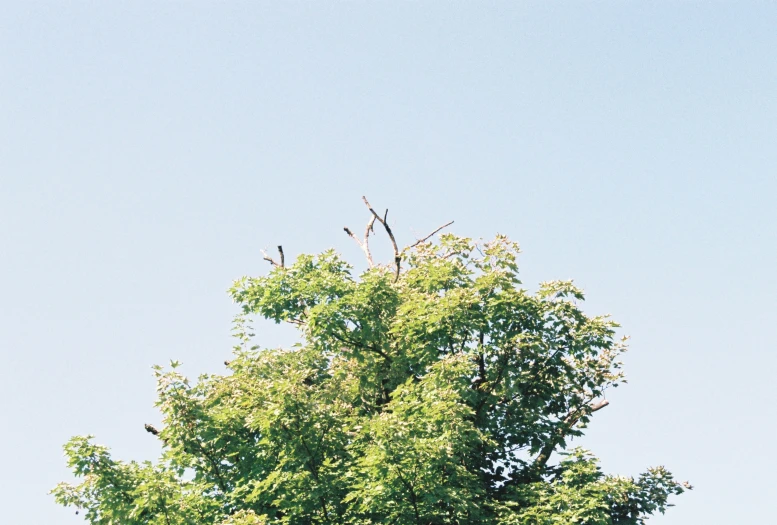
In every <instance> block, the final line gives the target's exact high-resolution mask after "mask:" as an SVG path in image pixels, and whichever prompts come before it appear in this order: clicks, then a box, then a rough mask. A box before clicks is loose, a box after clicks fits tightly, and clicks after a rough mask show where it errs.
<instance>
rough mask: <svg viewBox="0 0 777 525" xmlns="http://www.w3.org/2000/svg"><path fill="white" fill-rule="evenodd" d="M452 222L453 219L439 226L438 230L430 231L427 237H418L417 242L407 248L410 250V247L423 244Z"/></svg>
mask: <svg viewBox="0 0 777 525" xmlns="http://www.w3.org/2000/svg"><path fill="white" fill-rule="evenodd" d="M451 224H453V221H451V222H449V223H447V224H443V225H442V226H440V227H439V228H437V229H436V230H434V231H433V232H432V233H430V234H429V235H427V236H426V237H424V238H423V239H418V240H417V241H416V242H414V243H413V244H411V245H410V246H408V247H407V248H405V250H408V249H410V248H415V247H416V246H418V245H419V244H421V243H422V242H426V241H428V240H429V239H430V238H431V237H433V236H434V234H436V233H437V232H439V231H440V230H442V229H444V228H447V227H448V226H450V225H451Z"/></svg>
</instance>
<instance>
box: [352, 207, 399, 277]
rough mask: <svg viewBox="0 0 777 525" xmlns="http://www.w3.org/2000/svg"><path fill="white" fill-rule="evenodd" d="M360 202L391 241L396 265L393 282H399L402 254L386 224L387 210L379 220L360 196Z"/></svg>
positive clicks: (376, 214)
mask: <svg viewBox="0 0 777 525" xmlns="http://www.w3.org/2000/svg"><path fill="white" fill-rule="evenodd" d="M362 200H363V201H364V204H366V205H367V208H368V209H369V210H370V213H372V215H373V217H374V218H375V219H376V220H377V221H378V222H379V223H381V224H382V225H383V229H385V230H386V233H387V234H388V236H389V239H391V245H392V247H393V248H394V264H396V268H397V270H396V276H395V277H394V281H397V280H399V270H400V265H401V263H402V254H401V253H400V251H399V247H398V246H397V240H396V239H395V238H394V232H392V231H391V227H390V226H389V224H388V209H386V213H384V214H383V217H382V218H381V216H380V215H378V213H377V212H376V211H375V210H374V209H373V207H372V205H371V204H370V202H369V201H368V200H367V197H364V196H362Z"/></svg>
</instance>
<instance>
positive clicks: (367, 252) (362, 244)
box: [343, 215, 375, 268]
mask: <svg viewBox="0 0 777 525" xmlns="http://www.w3.org/2000/svg"><path fill="white" fill-rule="evenodd" d="M374 224H375V216H374V215H372V216H371V217H370V220H369V221H367V228H366V229H365V230H364V240H363V241H360V240H359V238H358V237H356V235H354V234H353V232H352V231H351V230H350V229H349V228H347V227H346V228H343V231H345V233H347V234H348V236H349V237H350V238H351V239H353V240H354V241H355V242H356V244H358V245H359V248H361V249H362V251H363V252H364V255H365V257H367V264H368V265H369V267H370V268H372V267H373V266H375V264H374V263H373V262H372V253H370V232H371V231H374V230H373V225H374Z"/></svg>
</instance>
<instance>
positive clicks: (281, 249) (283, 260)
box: [262, 245, 286, 268]
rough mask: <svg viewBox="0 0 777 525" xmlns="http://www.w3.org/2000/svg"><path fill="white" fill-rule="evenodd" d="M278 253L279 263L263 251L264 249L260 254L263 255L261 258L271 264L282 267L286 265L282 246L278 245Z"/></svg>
mask: <svg viewBox="0 0 777 525" xmlns="http://www.w3.org/2000/svg"><path fill="white" fill-rule="evenodd" d="M278 253H279V254H280V255H281V262H280V263H278V262H276V260H275V259H273V258H272V257H270V256H269V255H267V252H266V251H264V250H262V255H263V257H262V259H264V260H265V261H267V262H269V263H270V264H272V265H273V266H277V267H278V268H284V267H285V266H286V258H285V256H284V255H283V246H280V245H278Z"/></svg>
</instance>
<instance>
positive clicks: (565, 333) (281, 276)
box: [53, 235, 688, 525]
mask: <svg viewBox="0 0 777 525" xmlns="http://www.w3.org/2000/svg"><path fill="white" fill-rule="evenodd" d="M400 255H401V258H402V261H403V262H404V263H405V264H404V268H402V271H401V272H398V270H397V268H396V267H386V266H380V265H379V266H375V267H372V268H370V269H368V270H367V271H365V272H364V273H362V274H361V275H360V276H358V278H357V277H354V275H353V270H352V267H351V266H350V265H348V264H347V263H346V262H344V261H343V260H341V259H340V258H339V257H338V255H337V254H335V253H334V252H332V251H329V252H325V253H323V254H321V255H319V256H308V255H304V256H301V257H299V258H298V259H297V261H296V262H295V263H294V264H293V265H291V266H288V267H282V266H277V267H275V268H274V269H273V270H272V271H271V272H270V273H269V275H267V276H264V277H244V278H242V279H239V280H238V281H237V282H236V283H235V284H234V286H233V287H232V289H231V290H230V294H231V296H232V298H233V299H234V300H235V301H236V302H237V303H238V304H239V305H240V307H241V308H242V313H241V314H240V315H239V316H238V318H237V319H236V322H235V334H236V336H237V339H238V344H237V346H236V347H235V350H234V359H233V360H232V361H231V362H230V363H229V365H228V366H229V369H230V373H229V374H227V375H206V376H201V377H200V378H199V380H198V381H196V382H190V381H189V380H188V379H187V378H185V377H184V376H182V375H181V374H180V373H179V372H178V371H177V363H175V362H174V363H173V366H172V367H171V368H170V369H169V370H164V369H162V368H161V367H156V368H155V373H156V376H157V380H158V396H159V400H158V403H157V405H158V407H159V409H160V410H161V412H162V414H163V416H164V425H165V426H164V428H163V429H162V430H161V431H156V429H153V428H151V427H149V428H148V429H149V431H150V432H152V433H157V434H158V438H159V439H161V440H162V444H163V454H162V457H161V458H160V459H159V461H158V462H157V463H155V464H151V463H143V464H138V463H135V462H130V463H125V462H121V461H116V460H114V459H112V458H111V456H110V454H109V453H108V450H107V449H106V448H105V447H102V446H99V445H95V444H94V443H93V442H92V440H91V438H89V437H75V438H73V439H72V440H71V441H70V442H69V443H68V444H67V445H66V446H65V452H66V455H67V458H68V464H69V465H70V467H71V468H72V469H73V472H74V473H75V475H76V476H77V477H79V478H81V481H80V483H79V484H78V485H71V484H67V483H61V484H60V485H58V486H57V487H56V488H55V489H54V490H53V493H54V496H55V498H56V500H57V501H58V502H59V503H61V504H63V505H68V506H73V507H76V508H77V509H79V510H82V511H83V512H84V516H85V517H86V519H87V520H88V521H89V522H90V523H93V524H122V525H133V524H164V525H179V524H222V525H227V524H229V525H259V524H271V523H289V524H297V523H299V524H318V523H344V524H371V523H395V524H400V525H402V524H469V523H473V524H474V523H485V524H494V525H513V524H515V525H518V524H521V525H524V524H525V525H531V524H543V525H544V524H567V523H570V524H571V523H578V524H589V525H605V524H608V525H609V524H612V525H616V524H641V523H643V522H644V519H645V518H646V517H648V516H649V515H651V514H653V513H655V512H662V513H663V512H664V510H665V509H666V507H667V506H668V503H667V498H668V497H669V496H670V495H673V494H680V493H682V492H683V490H684V488H688V486H687V485H686V484H680V483H678V482H676V481H674V480H673V478H672V476H671V475H670V474H669V473H668V472H667V471H665V470H664V469H663V468H657V469H651V470H649V471H648V472H647V473H645V474H643V475H642V476H640V477H639V478H638V479H632V478H625V477H613V476H606V475H604V474H603V473H602V472H601V471H600V469H599V467H598V466H597V463H596V460H595V458H594V457H593V456H591V455H590V454H589V453H587V452H585V451H582V450H578V449H575V450H572V451H571V452H569V453H563V456H562V457H563V459H562V460H561V461H560V463H558V464H552V463H551V462H550V461H549V458H550V456H551V454H552V453H553V451H554V450H556V449H564V448H566V445H567V441H568V440H569V438H571V437H574V436H579V435H581V429H582V428H584V426H585V425H586V424H587V423H588V422H589V420H590V418H591V416H592V413H593V412H594V411H595V410H597V409H598V408H600V407H601V406H603V404H602V403H598V404H597V403H596V401H597V400H599V399H601V397H602V396H603V394H604V391H605V389H606V388H608V387H615V386H617V385H618V384H619V383H622V382H623V373H622V371H621V368H620V367H621V365H620V362H619V361H618V357H619V355H620V354H621V353H622V352H623V351H625V340H618V339H616V338H615V329H616V328H617V324H616V323H615V322H613V321H612V320H611V319H609V318H608V317H606V316H603V317H590V316H588V315H586V314H585V313H583V311H582V310H581V309H580V307H579V304H578V303H580V302H581V301H582V300H583V293H582V292H581V291H580V290H579V289H578V288H576V287H575V286H574V285H573V284H572V283H571V282H568V281H553V282H548V283H543V284H542V285H541V287H540V289H539V291H538V292H537V293H535V294H532V293H529V292H528V291H526V290H525V289H523V288H522V287H521V283H520V281H519V279H518V268H517V263H516V260H517V255H518V247H517V245H516V244H514V243H512V242H510V241H509V240H508V239H507V238H505V237H502V236H498V237H497V238H496V239H495V240H493V241H491V242H486V243H475V242H473V241H472V240H470V239H466V238H461V237H456V236H453V235H443V236H441V238H440V241H439V243H437V244H432V243H429V242H422V243H420V244H417V245H416V246H414V247H413V248H412V249H406V250H404V251H403V252H401V254H400ZM253 316H259V317H263V318H266V319H272V320H274V321H275V322H278V323H291V324H293V325H295V326H297V327H298V328H299V330H300V331H301V334H302V336H303V338H302V339H303V341H304V343H303V344H300V345H297V346H296V347H294V348H292V349H260V348H257V347H255V346H252V334H251V333H250V332H251V329H250V320H251V319H252V318H253Z"/></svg>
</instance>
